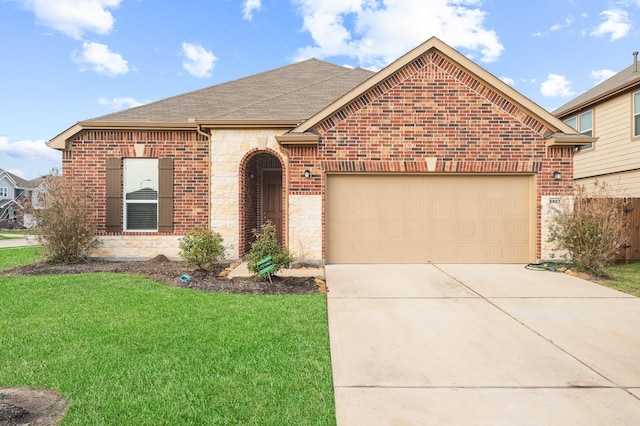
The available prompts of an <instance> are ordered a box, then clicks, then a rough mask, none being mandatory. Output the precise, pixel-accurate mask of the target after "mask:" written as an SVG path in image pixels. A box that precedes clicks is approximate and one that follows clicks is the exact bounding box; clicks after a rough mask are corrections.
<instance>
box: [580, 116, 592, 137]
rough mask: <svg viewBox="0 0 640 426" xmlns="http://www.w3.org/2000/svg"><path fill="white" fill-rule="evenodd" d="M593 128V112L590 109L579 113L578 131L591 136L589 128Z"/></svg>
mask: <svg viewBox="0 0 640 426" xmlns="http://www.w3.org/2000/svg"><path fill="white" fill-rule="evenodd" d="M592 129H593V113H592V112H591V111H589V112H585V113H584V114H581V115H580V129H579V131H580V133H582V134H583V135H584V134H587V133H589V135H588V136H591V130H592Z"/></svg>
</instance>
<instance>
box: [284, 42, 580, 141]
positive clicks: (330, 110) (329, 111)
mask: <svg viewBox="0 0 640 426" xmlns="http://www.w3.org/2000/svg"><path fill="white" fill-rule="evenodd" d="M430 51H437V52H438V53H440V54H441V55H442V56H444V57H445V58H447V59H448V60H450V61H451V62H452V63H454V64H455V65H456V66H458V67H459V68H460V69H462V70H464V71H465V72H467V73H469V74H470V75H472V76H474V78H477V79H478V80H480V81H482V82H484V83H485V84H486V85H487V86H489V87H491V88H493V89H495V91H496V92H497V93H498V94H499V95H500V96H503V97H504V98H505V99H508V100H509V101H510V102H512V103H513V104H514V105H516V106H518V107H520V108H522V109H523V110H524V111H527V112H528V113H530V114H531V115H532V116H534V117H536V119H537V120H539V121H540V123H542V124H543V125H544V126H546V127H548V128H549V129H552V130H553V131H561V132H563V133H568V134H577V132H576V131H575V130H574V129H572V128H571V127H570V126H568V125H566V124H565V123H563V122H562V121H560V120H558V119H557V118H556V117H554V116H553V115H551V113H549V112H548V111H547V110H545V109H544V108H542V107H541V106H539V105H538V104H536V103H535V102H533V101H531V100H530V99H528V98H527V97H525V96H523V95H522V94H520V93H519V92H518V91H517V90H515V89H514V88H512V87H511V86H509V85H508V84H507V83H505V82H504V81H502V80H500V79H499V78H497V77H496V76H494V75H493V74H491V73H490V72H488V71H486V70H485V69H484V68H482V67H481V66H479V65H477V64H476V63H475V62H473V61H471V60H470V59H468V58H467V57H466V56H464V55H463V54H461V53H460V52H458V51H457V50H455V49H454V48H452V47H451V46H449V45H447V44H446V43H444V42H443V41H442V40H440V39H439V38H437V37H435V36H433V37H431V38H429V39H428V40H427V41H425V42H424V43H422V44H420V45H419V46H417V47H415V48H414V49H412V50H411V51H409V52H408V53H406V54H404V55H403V56H401V57H400V58H398V59H396V60H395V61H393V62H392V63H390V64H389V65H387V66H386V67H385V68H383V69H382V70H380V71H378V72H377V73H375V74H374V75H372V76H371V77H370V78H369V79H367V80H366V81H364V82H363V83H361V84H360V85H358V86H356V87H355V88H354V89H353V90H351V91H349V92H348V93H346V94H344V95H343V96H342V97H340V98H339V99H337V100H336V101H334V102H333V103H332V104H330V105H329V106H327V107H326V108H324V109H323V110H322V111H320V112H318V113H317V114H315V115H314V116H313V117H311V118H310V119H309V120H307V121H305V122H304V123H302V124H301V125H300V126H298V127H296V128H295V129H293V130H292V131H291V132H297V133H304V132H307V131H309V130H311V129H312V128H314V127H315V126H317V125H318V124H320V123H321V122H322V121H324V120H325V119H327V118H329V117H331V116H332V115H333V114H335V113H337V112H338V111H340V110H341V109H342V108H344V107H346V106H347V105H349V104H350V103H351V102H353V101H355V100H356V99H358V98H360V97H361V96H363V95H364V94H365V93H366V92H367V91H369V90H370V89H372V88H374V87H376V86H377V85H379V84H381V83H383V82H385V81H386V80H387V79H389V78H391V77H392V76H394V75H396V74H397V73H398V72H399V71H401V70H402V69H404V68H405V67H407V66H409V65H410V64H411V63H413V62H415V61H416V60H418V59H419V58H420V57H422V56H424V55H426V54H427V53H428V52H430Z"/></svg>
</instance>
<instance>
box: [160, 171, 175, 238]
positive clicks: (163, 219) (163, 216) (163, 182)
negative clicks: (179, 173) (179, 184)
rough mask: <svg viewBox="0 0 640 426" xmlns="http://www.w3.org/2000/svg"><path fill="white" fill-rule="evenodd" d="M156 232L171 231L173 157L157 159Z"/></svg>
mask: <svg viewBox="0 0 640 426" xmlns="http://www.w3.org/2000/svg"><path fill="white" fill-rule="evenodd" d="M158 184H159V185H158V186H159V188H158V189H159V193H158V232H173V159H172V158H160V159H159V160H158Z"/></svg>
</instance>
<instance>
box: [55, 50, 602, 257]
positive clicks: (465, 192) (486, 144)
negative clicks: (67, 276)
mask: <svg viewBox="0 0 640 426" xmlns="http://www.w3.org/2000/svg"><path fill="white" fill-rule="evenodd" d="M593 141H594V138H589V137H586V136H583V135H580V134H578V133H577V132H576V131H575V130H573V129H572V128H571V127H569V126H568V125H566V124H564V123H562V122H561V121H559V120H558V119H556V118H555V117H553V116H552V115H551V114H550V113H549V112H547V111H545V110H544V109H543V108H541V107H539V106H538V105H536V104H535V103H533V102H532V101H530V100H529V99H527V98H525V97H524V96H522V95H521V94H519V93H518V92H517V91H515V90H514V89H513V88H511V87H510V86H508V85H507V84H505V83H504V82H502V81H501V80H499V79H498V78H496V77H494V76H493V75H491V74H490V73H488V72H487V71H485V70H484V69H482V68H481V67H480V66H478V65H477V64H475V63H473V62H472V61H470V60H469V59H467V58H466V57H464V56H463V55H462V54H460V53H458V52H457V51H455V50H454V49H452V48H451V47H449V46H447V45H446V44H444V43H443V42H441V41H440V40H438V39H437V38H432V39H429V40H428V41H426V42H425V43H423V44H422V45H420V46H418V47H417V48H415V49H414V50H412V51H411V52H409V53H407V54H406V55H404V56H402V57H401V58H399V59H398V60H396V61H395V62H393V63H392V64H390V65H389V66H387V67H386V68H384V69H382V70H381V71H379V72H376V73H373V72H371V71H367V70H363V69H350V68H345V67H340V66H336V65H333V64H329V63H326V62H323V61H319V60H315V59H312V60H308V61H304V62H300V63H296V64H292V65H288V66H285V67H282V68H278V69H275V70H272V71H267V72H264V73H260V74H256V75H253V76H249V77H246V78H242V79H239V80H235V81H231V82H228V83H224V84H220V85H216V86H212V87H209V88H205V89H202V90H199V91H195V92H191V93H187V94H184V95H180V96H176V97H172V98H168V99H164V100H161V101H158V102H154V103H151V104H147V105H143V106H140V107H136V108H132V109H128V110H125V111H121V112H117V113H114V114H110V115H107V116H103V117H98V118H95V119H91V120H86V121H81V122H78V123H77V124H76V125H74V126H72V127H71V128H69V129H67V130H66V131H64V132H63V133H61V134H60V135H58V136H56V137H55V138H53V139H52V140H51V141H50V143H49V144H50V146H51V147H52V148H55V149H59V150H61V151H63V173H64V174H65V175H72V176H74V177H75V178H76V179H78V180H79V181H81V182H82V183H83V184H84V185H85V186H86V187H88V188H91V190H92V192H93V193H94V194H95V197H96V201H97V208H98V212H99V231H100V238H101V240H102V246H101V247H100V248H99V249H98V250H96V252H95V253H94V255H95V256H99V257H133V258H149V257H153V256H155V255H157V254H165V255H167V256H169V257H176V256H178V252H179V250H178V239H179V238H180V237H181V236H183V235H185V234H186V233H187V232H188V231H189V230H190V229H192V228H196V227H202V226H210V227H211V228H212V229H213V230H215V231H217V232H219V233H221V234H222V236H223V238H224V244H225V247H226V250H227V256H228V257H229V258H230V259H234V258H241V257H242V256H243V255H244V254H246V253H247V251H248V250H249V248H250V243H251V238H252V232H251V231H252V229H254V228H256V227H258V226H259V225H260V224H261V223H263V222H264V221H266V220H270V221H271V222H273V223H274V224H275V225H276V227H277V230H278V235H279V237H280V239H281V242H282V244H284V245H285V246H287V247H289V249H290V250H291V251H292V253H293V254H294V255H295V256H297V257H298V258H301V259H306V260H322V261H325V262H327V263H374V262H389V263H391V262H401V263H408V262H410V263H422V262H479V263H482V262H514V263H520V262H530V261H535V260H537V259H540V258H544V257H546V253H545V250H546V248H545V239H544V238H543V234H544V228H545V218H544V217H543V216H544V214H545V206H546V205H547V204H548V203H549V200H552V199H554V198H557V197H558V196H559V195H561V194H563V193H566V191H567V190H568V188H570V185H571V182H572V180H573V153H574V147H575V146H577V145H581V144H586V143H590V142H593Z"/></svg>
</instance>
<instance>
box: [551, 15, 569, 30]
mask: <svg viewBox="0 0 640 426" xmlns="http://www.w3.org/2000/svg"><path fill="white" fill-rule="evenodd" d="M574 22H575V19H574V18H573V16H569V17H568V18H566V19H565V20H564V23H562V24H554V25H552V26H551V28H549V31H550V32H554V31H558V30H561V29H563V28H567V27H570V26H571V24H573V23H574Z"/></svg>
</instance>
